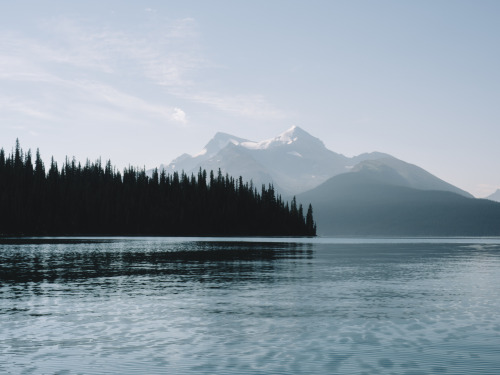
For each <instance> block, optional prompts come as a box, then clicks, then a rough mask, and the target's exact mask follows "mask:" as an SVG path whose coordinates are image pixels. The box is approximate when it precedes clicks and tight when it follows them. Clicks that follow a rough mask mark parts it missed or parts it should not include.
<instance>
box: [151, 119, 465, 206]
mask: <svg viewBox="0 0 500 375" xmlns="http://www.w3.org/2000/svg"><path fill="white" fill-rule="evenodd" d="M384 166H386V167H390V168H391V169H392V170H393V172H396V174H399V176H400V177H401V178H402V179H403V180H404V181H403V180H401V179H400V181H399V182H398V184H399V185H402V186H408V187H414V188H418V189H436V190H447V191H453V192H456V193H459V194H462V195H465V196H470V195H468V193H466V192H464V191H462V190H460V189H458V188H456V187H455V186H452V185H450V184H448V183H446V182H444V181H442V180H440V179H438V178H437V177H435V176H433V175H431V174H430V173H428V172H426V171H424V170H423V169H421V168H419V167H417V166H414V165H411V164H408V163H405V162H403V161H401V160H398V159H396V158H394V157H392V156H390V155H388V154H383V153H380V152H373V153H364V154H361V155H358V156H355V157H352V158H349V157H346V156H344V155H341V154H338V153H335V152H333V151H331V150H328V149H327V148H326V147H325V145H324V143H323V142H322V141H321V140H320V139H318V138H316V137H314V136H312V135H310V134H309V133H307V132H306V131H304V130H303V129H301V128H299V127H297V126H293V127H291V128H290V129H288V130H287V131H285V132H283V133H281V134H280V135H278V136H276V137H274V138H271V139H267V140H263V141H260V142H254V141H249V140H247V139H243V138H239V137H236V136H233V135H230V134H226V133H217V134H216V135H215V136H214V138H212V139H211V140H210V141H209V142H208V143H207V145H206V146H205V147H204V148H203V150H202V151H201V152H199V153H198V154H197V155H194V156H190V155H187V154H183V155H181V156H180V157H178V158H176V159H175V160H173V161H172V162H171V163H170V164H168V165H161V166H160V169H164V170H165V171H166V172H167V173H173V172H174V171H185V172H186V173H187V174H191V173H195V174H196V173H197V172H198V170H199V169H200V168H202V169H206V170H208V171H209V170H214V171H217V170H218V169H219V168H220V169H221V171H222V173H223V174H226V173H228V174H230V175H232V176H234V177H238V176H240V175H241V176H243V177H244V179H245V180H247V181H249V180H252V181H253V183H254V185H255V186H257V187H259V186H260V185H261V184H266V185H267V184H269V183H273V184H274V186H275V188H276V190H277V191H278V192H279V193H281V194H282V195H284V196H288V197H291V196H293V195H296V194H299V193H301V192H305V191H307V190H310V189H313V188H315V187H317V186H319V185H320V184H322V183H323V182H325V181H326V180H328V179H329V178H331V177H333V176H336V175H339V174H342V173H345V172H348V171H351V170H352V171H357V170H359V169H373V170H377V169H380V168H383V167H384ZM393 177H397V176H395V175H394V176H393ZM398 178H399V177H398Z"/></svg>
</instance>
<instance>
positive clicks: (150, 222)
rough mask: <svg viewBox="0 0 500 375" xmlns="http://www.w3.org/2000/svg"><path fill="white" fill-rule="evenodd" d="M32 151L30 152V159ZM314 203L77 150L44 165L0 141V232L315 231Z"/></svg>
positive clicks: (218, 177) (227, 179)
mask: <svg viewBox="0 0 500 375" xmlns="http://www.w3.org/2000/svg"><path fill="white" fill-rule="evenodd" d="M33 159H34V160H33ZM315 234H316V224H315V223H314V219H313V214H312V207H311V205H309V207H308V210H307V213H306V214H305V215H304V212H303V207H302V205H297V202H296V200H295V197H294V198H293V199H292V201H291V202H290V204H289V203H288V202H285V201H283V200H282V198H281V196H279V195H277V194H276V192H275V190H274V187H273V186H272V185H268V186H267V187H266V186H262V187H261V188H260V189H257V188H256V187H254V186H253V184H252V182H251V181H250V183H248V182H244V181H243V178H242V177H239V178H238V179H235V178H233V177H231V176H228V175H227V174H226V175H223V174H222V173H221V171H220V170H219V171H218V172H216V173H214V172H213V171H210V172H209V173H208V174H207V172H206V171H205V170H201V169H200V170H199V172H198V175H197V176H195V175H191V176H188V175H186V174H185V173H184V172H181V173H174V174H172V175H170V174H165V173H164V172H159V171H158V170H154V171H153V173H152V175H149V176H148V175H147V174H146V170H145V169H139V168H135V167H128V168H125V169H124V170H123V173H120V172H119V171H117V169H116V168H115V167H114V166H113V165H112V164H111V161H108V162H106V163H105V165H103V164H102V163H101V160H97V161H95V162H90V161H89V160H87V161H86V162H85V164H84V165H83V166H82V165H81V163H79V162H78V163H77V162H76V160H75V158H73V159H72V160H69V158H66V161H65V162H64V163H63V165H62V167H61V168H60V169H59V167H58V165H57V162H55V161H54V158H52V159H51V162H50V166H49V167H48V171H47V170H46V168H45V165H44V163H43V161H42V158H41V156H40V152H39V150H37V151H36V154H35V156H34V157H33V155H32V153H31V150H28V151H27V152H24V151H23V150H22V148H21V147H20V144H19V141H16V145H15V149H14V150H13V151H12V152H11V153H10V154H9V155H6V153H5V152H4V150H3V149H0V236H116V235H119V236H314V235H315Z"/></svg>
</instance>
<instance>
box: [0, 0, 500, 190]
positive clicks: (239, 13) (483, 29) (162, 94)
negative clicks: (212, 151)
mask: <svg viewBox="0 0 500 375" xmlns="http://www.w3.org/2000/svg"><path fill="white" fill-rule="evenodd" d="M499 20H500V1H481V0H479V1H473V0H470V1H457V0H453V1H451V0H450V1H434V0H433V1H422V0H419V1H411V2H410V1H396V0H394V1H356V0H346V1H247V2H243V1H103V0H100V1H85V2H73V1H16V2H3V4H2V8H1V12H0V147H3V148H4V149H5V150H6V151H10V150H11V149H12V147H13V145H14V142H15V139H16V138H19V140H20V142H21V145H22V146H23V147H24V148H26V149H27V148H32V149H36V148H37V147H39V148H40V151H41V153H42V156H43V157H44V158H45V159H46V160H47V161H48V159H49V158H50V156H51V155H54V157H55V158H56V159H57V160H59V161H62V160H63V159H64V157H65V156H66V155H68V156H70V157H71V156H75V157H76V158H77V160H81V161H84V160H85V158H86V157H89V158H90V159H91V160H94V159H96V158H98V157H99V156H101V157H102V158H103V159H111V160H112V162H113V164H115V165H116V166H118V167H119V168H120V169H121V168H123V167H124V166H126V165H128V164H131V165H137V166H146V167H147V168H151V167H154V166H158V165H159V164H161V163H168V162H170V161H171V159H173V158H174V157H176V156H178V155H180V154H181V153H183V152H188V153H196V152H197V151H199V150H200V149H201V148H202V147H203V146H204V144H205V143H206V142H207V141H208V140H209V139H210V138H211V137H212V136H213V135H214V133H215V132H217V131H224V132H228V133H232V134H234V135H237V136H240V137H244V138H249V139H252V140H261V139H265V138H271V137H273V136H275V135H277V134H278V133H281V132H282V131H284V130H286V129H287V128H289V127H290V126H292V125H298V126H300V127H302V128H303V129H305V130H306V131H308V132H310V133H311V134H312V135H314V136H316V137H318V138H320V139H322V140H323V141H324V142H325V144H326V146H327V147H328V148H330V149H331V150H333V151H336V152H339V153H343V154H345V155H347V156H353V155H356V154H359V153H362V152H370V151H381V152H387V153H390V154H392V155H394V156H396V157H398V158H400V159H402V160H405V161H407V162H410V163H413V164H417V165H419V166H421V167H423V168H425V169H426V170H428V171H430V172H431V173H433V174H435V175H437V176H438V177H440V178H442V179H444V180H446V181H448V182H450V183H452V184H454V185H457V186H458V187H460V188H463V189H465V190H467V191H469V192H471V193H472V194H474V195H476V196H479V197H481V196H486V195H488V194H490V193H492V192H493V191H494V190H495V189H496V188H500V168H499V164H500V163H499V162H500V72H499V67H500V47H499V46H500V22H499Z"/></svg>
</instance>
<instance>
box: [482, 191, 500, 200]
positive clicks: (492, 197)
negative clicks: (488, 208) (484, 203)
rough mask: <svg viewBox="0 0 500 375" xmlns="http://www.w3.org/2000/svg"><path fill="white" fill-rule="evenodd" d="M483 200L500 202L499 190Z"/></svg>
mask: <svg viewBox="0 0 500 375" xmlns="http://www.w3.org/2000/svg"><path fill="white" fill-rule="evenodd" d="M485 199H489V200H492V201H495V202H500V189H497V191H495V192H494V193H493V194H491V195H489V196H487V197H486V198H485Z"/></svg>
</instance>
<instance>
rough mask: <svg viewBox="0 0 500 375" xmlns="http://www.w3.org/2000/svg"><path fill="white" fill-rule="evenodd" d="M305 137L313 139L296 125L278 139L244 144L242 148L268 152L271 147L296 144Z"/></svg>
mask: <svg viewBox="0 0 500 375" xmlns="http://www.w3.org/2000/svg"><path fill="white" fill-rule="evenodd" d="M304 135H305V136H308V137H311V135H309V134H308V133H307V132H305V131H304V130H302V129H301V128H299V127H298V126H295V125H294V126H292V127H291V128H290V129H288V130H286V131H284V132H283V133H281V134H280V135H278V136H277V137H274V138H271V139H266V140H264V141H260V142H242V143H241V146H243V147H245V148H248V149H251V150H266V149H268V148H271V147H276V146H282V145H290V144H292V143H294V142H297V141H298V140H299V138H300V137H303V136H304Z"/></svg>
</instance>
